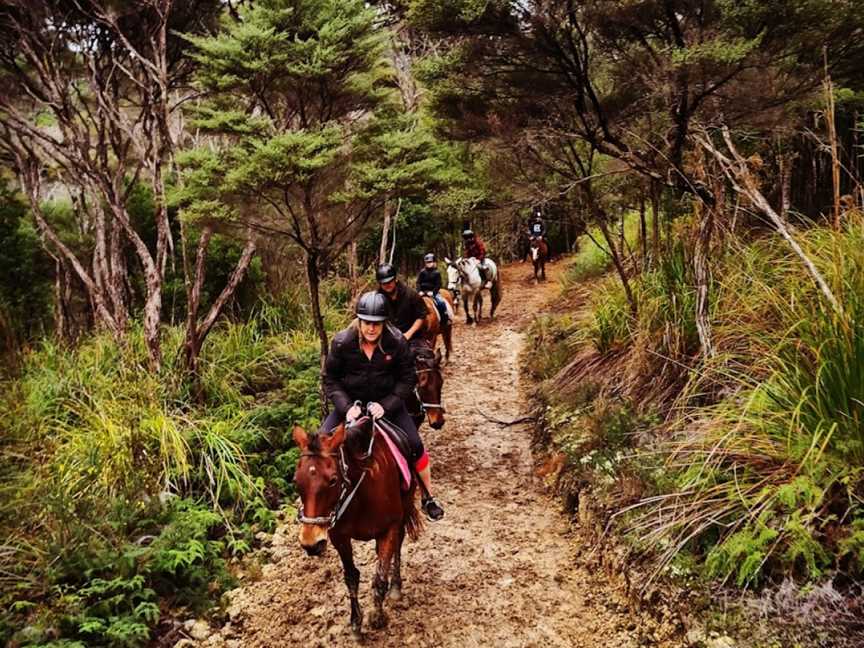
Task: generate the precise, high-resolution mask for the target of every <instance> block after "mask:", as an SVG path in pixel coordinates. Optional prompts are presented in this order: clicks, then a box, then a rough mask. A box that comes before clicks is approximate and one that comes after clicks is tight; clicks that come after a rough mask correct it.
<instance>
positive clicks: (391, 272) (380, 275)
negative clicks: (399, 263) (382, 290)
mask: <svg viewBox="0 0 864 648" xmlns="http://www.w3.org/2000/svg"><path fill="white" fill-rule="evenodd" d="M375 278H376V279H377V280H378V283H387V282H388V281H393V280H394V279H395V278H396V268H394V267H393V266H392V265H391V264H389V263H382V264H381V265H379V266H378V270H376V271H375Z"/></svg>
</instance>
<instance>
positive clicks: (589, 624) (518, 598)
mask: <svg viewBox="0 0 864 648" xmlns="http://www.w3.org/2000/svg"><path fill="white" fill-rule="evenodd" d="M560 270H561V267H560V264H553V265H550V266H549V268H548V269H547V271H548V272H549V279H550V281H549V282H548V283H546V284H541V285H540V286H534V284H533V282H532V281H531V280H530V274H531V269H530V265H528V264H525V265H521V264H516V265H512V266H508V267H505V268H504V269H503V277H504V288H503V300H502V303H501V307H500V309H499V313H498V316H497V317H496V320H495V321H494V322H493V323H489V322H488V321H487V322H484V323H482V324H481V325H480V326H477V327H469V326H465V324H464V314H463V313H461V312H460V313H459V320H460V323H459V325H458V326H457V329H456V332H455V335H454V338H455V342H454V345H455V348H456V352H455V356H454V357H453V358H452V359H451V363H450V365H449V366H448V367H447V370H446V373H445V403H446V404H447V407H448V412H447V415H448V420H447V424H446V425H445V426H444V428H443V429H442V430H439V431H433V430H430V429H429V428H428V427H426V426H424V428H423V429H422V433H423V435H424V439H425V441H426V443H427V445H428V446H429V447H430V451H431V456H432V461H433V464H432V465H433V477H434V480H435V484H436V492H437V495H438V497H439V498H440V500H441V501H442V504H443V506H444V507H445V509H446V511H447V515H446V517H445V518H444V520H442V521H441V522H438V523H435V524H431V523H430V524H427V526H426V529H425V532H424V534H423V536H422V537H421V538H420V540H419V541H417V542H414V543H411V542H408V543H406V546H405V550H404V558H403V579H404V589H403V598H402V600H401V601H398V602H395V603H394V602H392V601H389V600H388V602H387V604H386V607H385V609H386V611H387V613H388V616H389V620H390V623H389V626H388V627H387V628H385V629H384V630H381V631H372V630H371V629H369V628H368V624H367V625H366V626H364V632H365V637H364V641H363V644H364V645H368V646H407V645H412V646H452V647H456V646H458V647H460V648H463V647H466V646H508V647H509V646H583V647H590V646H616V647H622V648H623V647H628V646H644V645H675V644H671V643H664V644H659V643H657V642H655V641H654V639H653V637H652V636H651V630H650V629H648V628H651V627H652V626H653V625H654V624H653V623H651V622H650V621H649V620H648V619H647V616H646V617H645V618H642V617H641V616H640V615H639V614H632V613H630V612H629V611H628V610H627V605H626V602H625V600H624V598H623V597H622V596H621V595H620V594H619V593H618V592H617V591H616V590H615V588H614V587H613V586H612V585H611V584H609V583H606V582H604V581H603V580H602V578H601V577H600V576H596V575H593V574H590V573H588V572H587V570H586V569H584V568H583V567H579V566H578V564H577V561H576V557H577V555H578V554H579V552H581V551H584V550H585V549H584V548H583V547H581V546H580V545H579V543H578V541H577V540H576V539H575V538H574V537H573V536H572V535H571V533H570V529H569V522H568V520H567V519H566V518H565V517H564V516H563V515H562V514H561V513H559V507H558V505H557V504H556V503H555V502H554V500H552V499H551V498H549V497H548V496H547V495H546V494H544V492H543V488H542V484H541V483H540V480H539V479H538V478H537V477H535V476H534V472H533V466H532V458H531V452H530V449H529V437H530V432H529V429H528V427H527V426H526V425H521V426H512V427H504V428H502V427H499V426H498V425H495V424H493V423H490V422H488V421H487V420H485V419H484V417H483V415H482V414H481V412H482V413H485V414H487V415H489V416H493V417H495V418H498V419H505V420H511V419H514V418H516V417H518V416H520V415H522V414H524V413H525V412H527V410H528V404H527V403H526V402H525V400H524V396H523V395H522V394H521V392H520V391H519V389H518V385H519V380H520V368H519V364H518V356H519V351H520V348H521V345H522V330H523V329H524V328H525V326H526V325H527V324H528V323H530V321H531V318H532V317H533V316H534V315H535V314H536V313H537V312H540V311H541V310H542V308H543V305H544V303H545V302H546V301H548V300H549V299H550V298H552V297H553V296H554V295H555V294H556V292H557V281H556V278H557V277H558V275H559V273H560ZM270 551H271V554H272V556H271V557H272V560H273V563H272V564H270V565H267V566H265V567H264V570H263V575H262V577H261V578H260V579H259V580H257V581H255V582H251V583H249V584H246V585H244V586H243V587H241V588H239V589H238V590H235V591H234V592H233V593H232V596H231V605H230V608H229V615H230V621H229V622H228V623H227V624H226V625H225V626H224V627H222V628H221V629H219V630H214V632H215V634H213V635H211V636H210V637H209V638H207V639H205V640H203V641H201V642H200V645H211V646H226V647H231V648H233V647H240V646H242V647H244V648H245V647H252V646H261V647H263V646H268V647H269V646H273V647H275V646H286V647H287V646H292V647H293V646H319V645H320V646H356V645H357V644H356V642H354V641H353V639H352V638H351V633H350V630H349V628H348V614H349V613H348V596H347V593H346V590H345V586H344V584H343V582H342V569H341V566H340V563H339V559H338V556H337V554H336V552H335V551H334V550H333V549H332V547H328V549H327V552H326V554H325V555H324V556H323V557H322V558H309V557H307V556H305V554H304V553H303V552H302V550H301V549H300V546H299V544H298V542H297V528H296V524H295V523H294V522H293V521H291V522H289V523H286V524H285V525H284V526H282V527H281V528H280V529H279V531H278V532H277V533H276V535H275V536H274V538H273V543H272V546H271V548H270ZM355 555H356V556H357V564H358V567H359V569H360V573H361V584H360V589H361V604H362V605H363V609H364V613H365V614H366V618H367V619H368V613H369V612H370V611H371V609H372V601H371V585H370V583H371V578H372V575H373V572H374V553H373V544H372V543H366V544H359V543H356V544H355Z"/></svg>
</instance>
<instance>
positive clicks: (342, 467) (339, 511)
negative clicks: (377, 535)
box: [297, 428, 375, 529]
mask: <svg viewBox="0 0 864 648" xmlns="http://www.w3.org/2000/svg"><path fill="white" fill-rule="evenodd" d="M374 443H375V430H374V428H373V430H372V434H370V435H369V449H368V450H367V451H366V456H367V457H368V456H371V455H372V444H374ZM301 456H302V455H301ZM306 456H316V457H323V456H335V455H334V453H307V454H306ZM339 472H340V473H341V476H342V491H341V492H340V493H339V499H338V500H336V506H334V507H333V511H332V512H331V513H330V515H328V516H326V517H324V516H319V517H306V516H305V515H304V514H303V504H302V503H301V504H300V508H299V509H297V521H298V522H299V523H300V524H314V525H317V526H326V527H327V528H328V529H330V528H332V527H333V526H335V525H336V523H337V522H338V521H339V520H340V518H341V517H342V515H343V514H344V513H345V511H347V510H348V506H349V505H350V504H351V501H352V500H353V499H354V496H355V495H356V494H357V490H358V489H359V488H360V485H361V484H362V483H363V480H364V479H365V478H366V471H365V470H364V471H363V474H362V475H360V479H358V480H357V483H356V484H355V485H354V488H351V480H350V479H348V462H347V461H345V446H344V444H343V445H341V446H339ZM349 488H351V491H350V492H349V491H348V489H349Z"/></svg>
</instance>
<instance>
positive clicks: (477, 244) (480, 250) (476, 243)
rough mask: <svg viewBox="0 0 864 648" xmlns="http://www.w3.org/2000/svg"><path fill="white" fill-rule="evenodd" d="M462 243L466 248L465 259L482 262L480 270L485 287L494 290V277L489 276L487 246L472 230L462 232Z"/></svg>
mask: <svg viewBox="0 0 864 648" xmlns="http://www.w3.org/2000/svg"><path fill="white" fill-rule="evenodd" d="M462 241H463V244H464V248H465V251H464V252H463V256H464V257H465V258H471V257H474V258H475V259H477V260H478V261H479V262H480V265H479V266H478V268H479V270H480V277H481V279H483V287H484V288H492V279H493V277H491V276H490V274H489V265H488V264H487V263H486V246H485V245H484V244H483V241H482V240H481V239H480V237H479V236H477V235H476V234H474V232H473V231H471V230H470V229H466V230H465V231H464V232H462Z"/></svg>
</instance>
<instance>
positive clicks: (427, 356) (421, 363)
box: [416, 349, 446, 430]
mask: <svg viewBox="0 0 864 648" xmlns="http://www.w3.org/2000/svg"><path fill="white" fill-rule="evenodd" d="M416 369H417V395H418V396H419V398H420V402H421V403H422V404H423V407H424V408H425V409H426V416H427V417H428V418H429V425H430V426H432V429H434V430H440V429H441V428H442V427H444V423H445V422H446V421H445V420H444V405H443V403H442V402H441V391H442V390H443V388H444V376H443V375H442V373H441V349H438V350H437V351H436V352H435V353H434V354H433V353H432V352H431V350H430V351H429V352H424V353H420V354H418V356H417V361H416Z"/></svg>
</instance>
